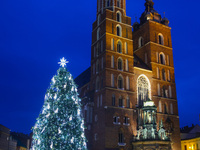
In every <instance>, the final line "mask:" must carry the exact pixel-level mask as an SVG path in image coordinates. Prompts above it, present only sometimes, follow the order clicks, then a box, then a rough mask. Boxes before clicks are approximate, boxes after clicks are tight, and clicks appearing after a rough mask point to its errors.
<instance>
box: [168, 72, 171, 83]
mask: <svg viewBox="0 0 200 150" xmlns="http://www.w3.org/2000/svg"><path fill="white" fill-rule="evenodd" d="M168 81H171V75H170V71H169V70H168Z"/></svg>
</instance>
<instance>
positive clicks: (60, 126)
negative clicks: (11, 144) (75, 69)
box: [31, 58, 87, 150]
mask: <svg viewBox="0 0 200 150" xmlns="http://www.w3.org/2000/svg"><path fill="white" fill-rule="evenodd" d="M67 63H68V61H66V59H65V58H62V59H61V60H60V62H59V64H60V66H61V67H60V68H59V69H58V71H57V75H55V76H54V77H53V78H52V82H51V84H50V87H49V88H48V89H47V92H46V94H45V95H46V96H45V101H44V105H43V108H42V111H41V113H40V115H39V117H38V118H37V122H36V124H35V126H34V128H33V142H32V149H31V150H87V148H86V138H85V135H84V121H83V118H82V116H81V114H80V110H81V104H80V100H79V98H78V93H77V88H76V85H75V83H74V80H73V78H72V75H71V74H70V73H69V72H68V71H67V69H66V68H65V66H66V64H67Z"/></svg>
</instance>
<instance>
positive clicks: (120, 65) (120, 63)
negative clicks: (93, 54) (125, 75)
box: [118, 58, 123, 70]
mask: <svg viewBox="0 0 200 150" xmlns="http://www.w3.org/2000/svg"><path fill="white" fill-rule="evenodd" d="M118 69H119V70H123V61H122V59H121V58H119V59H118Z"/></svg>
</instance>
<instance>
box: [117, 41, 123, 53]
mask: <svg viewBox="0 0 200 150" xmlns="http://www.w3.org/2000/svg"><path fill="white" fill-rule="evenodd" d="M117 52H119V53H122V42H121V41H118V43H117Z"/></svg>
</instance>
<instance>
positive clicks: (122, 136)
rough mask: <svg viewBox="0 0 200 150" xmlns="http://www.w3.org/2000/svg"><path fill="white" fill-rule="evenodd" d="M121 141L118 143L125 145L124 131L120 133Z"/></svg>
mask: <svg viewBox="0 0 200 150" xmlns="http://www.w3.org/2000/svg"><path fill="white" fill-rule="evenodd" d="M118 136H119V141H118V143H119V144H120V145H121V144H124V133H123V131H122V130H120V131H119V135H118Z"/></svg>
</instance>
